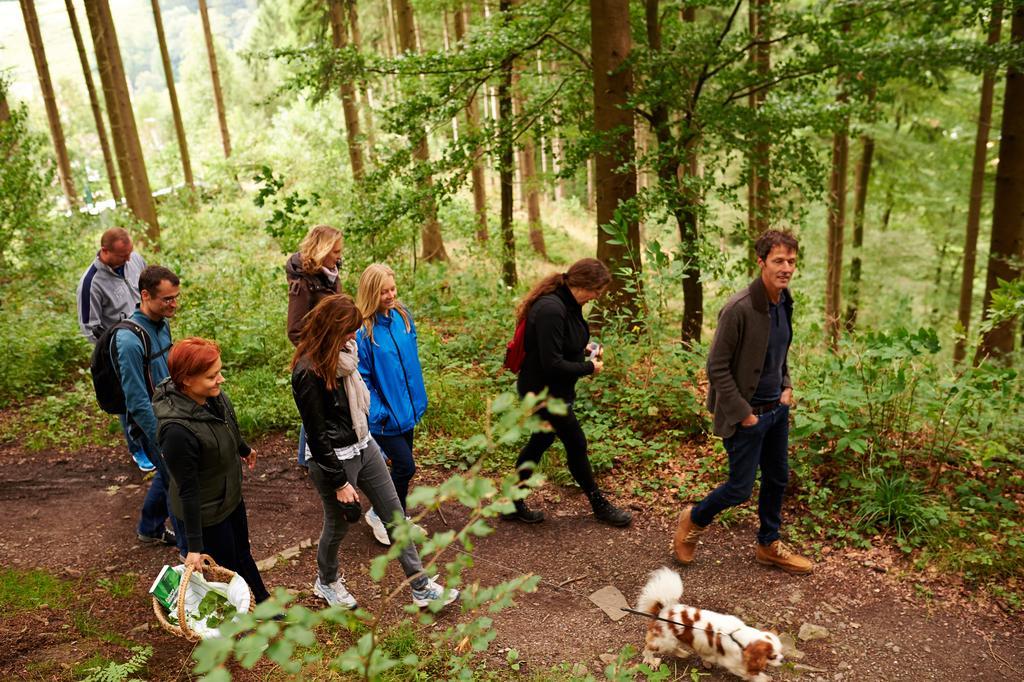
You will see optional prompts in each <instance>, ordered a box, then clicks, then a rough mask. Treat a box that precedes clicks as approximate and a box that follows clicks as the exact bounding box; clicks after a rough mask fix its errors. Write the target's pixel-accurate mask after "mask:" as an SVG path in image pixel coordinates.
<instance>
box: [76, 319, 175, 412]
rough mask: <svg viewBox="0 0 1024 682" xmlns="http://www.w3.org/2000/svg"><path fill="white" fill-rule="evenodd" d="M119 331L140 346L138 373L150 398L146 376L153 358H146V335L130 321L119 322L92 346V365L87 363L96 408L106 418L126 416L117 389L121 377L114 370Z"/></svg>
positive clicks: (123, 401)
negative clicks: (141, 376) (129, 332)
mask: <svg viewBox="0 0 1024 682" xmlns="http://www.w3.org/2000/svg"><path fill="white" fill-rule="evenodd" d="M121 329H128V330H129V331H131V332H132V333H133V334H135V336H137V337H139V341H141V342H142V372H143V374H144V375H145V377H146V390H147V392H148V393H149V395H153V379H152V378H151V377H150V376H149V361H150V360H152V359H153V358H154V357H156V355H151V354H150V348H149V334H147V333H146V330H145V329H143V328H142V326H141V325H139V323H137V322H133V321H132V320H121V321H120V322H118V323H117V324H115V325H114V326H112V327H110V328H109V329H105V330H104V331H103V334H102V336H100V338H99V341H97V342H96V347H95V348H93V350H92V361H91V362H90V363H89V371H90V372H92V386H93V388H94V389H95V390H96V402H98V403H99V404H100V409H102V410H103V411H104V412H108V413H110V414H127V412H128V406H127V405H126V404H125V399H124V389H122V388H121V373H120V371H119V370H118V361H117V343H115V336H116V334H117V332H118V331H119V330H121ZM161 352H162V351H161ZM157 354H159V353H157Z"/></svg>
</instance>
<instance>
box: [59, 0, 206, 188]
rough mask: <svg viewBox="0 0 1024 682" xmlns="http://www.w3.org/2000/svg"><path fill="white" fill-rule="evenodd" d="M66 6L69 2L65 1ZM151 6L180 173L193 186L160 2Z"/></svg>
mask: <svg viewBox="0 0 1024 682" xmlns="http://www.w3.org/2000/svg"><path fill="white" fill-rule="evenodd" d="M65 2H67V3H68V4H70V3H71V0H65ZM151 2H152V4H153V21H154V22H155V23H156V39H157V42H158V43H159V44H160V59H161V61H162V62H163V65H164V78H165V79H166V80H167V97H168V98H169V99H170V100H171V115H172V116H173V118H174V132H175V134H176V135H177V136H178V151H179V152H180V154H181V172H182V174H183V175H184V176H185V184H186V185H187V186H188V187H189V188H191V187H194V186H195V182H194V181H193V179H192V160H191V159H190V158H189V154H188V141H187V140H186V139H185V124H184V122H183V121H182V119H181V108H180V107H179V106H178V92H177V90H176V89H175V87H174V70H173V69H172V68H171V55H170V53H169V52H168V51H167V38H166V37H165V36H164V21H163V19H162V18H161V16H160V1H159V0H151Z"/></svg>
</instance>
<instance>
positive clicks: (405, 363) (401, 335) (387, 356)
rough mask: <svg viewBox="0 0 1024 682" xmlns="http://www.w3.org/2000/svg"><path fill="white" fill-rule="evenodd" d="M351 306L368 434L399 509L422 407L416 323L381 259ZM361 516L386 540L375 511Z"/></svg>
mask: <svg viewBox="0 0 1024 682" xmlns="http://www.w3.org/2000/svg"><path fill="white" fill-rule="evenodd" d="M356 307H357V308H358V309H359V312H360V313H362V315H363V326H362V327H360V329H359V332H358V334H357V335H356V343H357V344H358V345H359V372H360V373H361V374H362V376H363V381H364V382H365V383H366V386H367V388H369V389H370V419H369V421H370V434H371V435H372V436H373V439H374V440H375V441H377V444H378V445H379V446H380V449H381V451H382V452H383V453H384V456H385V457H387V459H388V460H390V461H391V480H392V481H393V482H394V484H395V490H396V491H397V492H398V499H399V501H400V502H401V503H402V509H403V510H404V509H405V498H406V495H407V494H408V493H409V481H411V480H412V477H413V474H415V473H416V463H415V461H414V460H413V454H412V439H413V430H414V429H415V428H416V425H417V424H418V423H419V421H420V419H422V418H423V413H424V412H426V411H427V390H426V388H425V387H424V385H423V370H422V368H421V367H420V355H419V350H418V349H417V347H416V325H415V324H414V323H413V320H412V315H411V314H410V313H409V309H408V308H406V307H405V305H404V304H403V303H402V302H401V301H399V300H398V290H397V288H396V286H395V273H394V271H393V270H392V269H391V268H389V267H388V266H386V265H382V264H380V263H374V264H373V265H370V266H368V267H367V268H366V269H365V270H363V274H362V275H360V276H359V286H358V289H357V291H356ZM365 518H366V522H367V523H368V524H369V525H370V528H372V529H373V536H374V537H375V538H376V539H377V541H378V542H380V543H381V544H384V545H389V544H391V542H390V540H389V539H388V534H387V531H386V530H385V528H384V524H383V523H382V522H381V520H380V518H379V517H378V516H377V514H376V512H374V511H372V510H371V511H370V512H368V513H367V514H366V517H365Z"/></svg>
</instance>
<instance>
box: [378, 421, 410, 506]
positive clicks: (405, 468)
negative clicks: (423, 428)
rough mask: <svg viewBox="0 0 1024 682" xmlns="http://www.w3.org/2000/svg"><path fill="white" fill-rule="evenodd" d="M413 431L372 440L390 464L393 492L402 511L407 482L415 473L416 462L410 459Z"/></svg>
mask: <svg viewBox="0 0 1024 682" xmlns="http://www.w3.org/2000/svg"><path fill="white" fill-rule="evenodd" d="M413 431H414V429H409V430H408V431H406V432H405V433H400V434H398V435H397V436H378V435H377V434H373V439H374V440H375V441H377V445H379V446H380V451H381V452H382V453H384V457H386V458H387V459H388V460H389V461H390V462H391V482H392V483H394V484H395V492H397V493H398V501H399V502H401V503H402V510H403V511H404V510H405V498H406V496H407V495H408V494H409V481H411V480H412V477H413V474H415V473H416V462H414V461H413V458H412V434H413Z"/></svg>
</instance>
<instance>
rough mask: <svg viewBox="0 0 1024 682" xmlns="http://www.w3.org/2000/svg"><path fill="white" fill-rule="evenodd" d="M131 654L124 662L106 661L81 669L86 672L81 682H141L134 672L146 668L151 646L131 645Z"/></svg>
mask: <svg viewBox="0 0 1024 682" xmlns="http://www.w3.org/2000/svg"><path fill="white" fill-rule="evenodd" d="M131 650H132V655H131V658H129V659H128V660H127V661H125V662H124V663H118V662H117V661H107V662H106V665H102V664H99V665H96V666H93V667H91V668H88V669H85V670H83V672H85V673H88V674H87V675H86V676H85V677H83V678H82V682H141V679H140V678H138V677H135V675H136V673H139V672H142V671H144V670H145V669H146V667H147V665H148V663H149V659H150V658H152V657H153V647H151V646H148V645H147V646H133V647H132V648H131Z"/></svg>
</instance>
